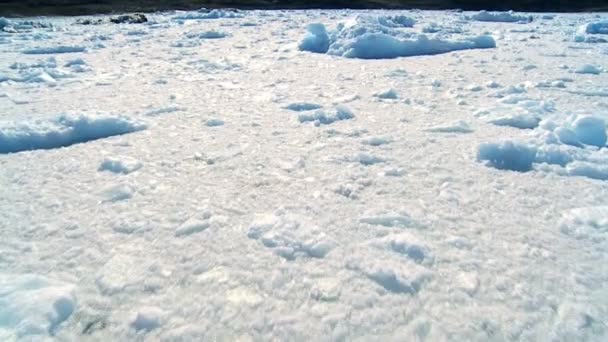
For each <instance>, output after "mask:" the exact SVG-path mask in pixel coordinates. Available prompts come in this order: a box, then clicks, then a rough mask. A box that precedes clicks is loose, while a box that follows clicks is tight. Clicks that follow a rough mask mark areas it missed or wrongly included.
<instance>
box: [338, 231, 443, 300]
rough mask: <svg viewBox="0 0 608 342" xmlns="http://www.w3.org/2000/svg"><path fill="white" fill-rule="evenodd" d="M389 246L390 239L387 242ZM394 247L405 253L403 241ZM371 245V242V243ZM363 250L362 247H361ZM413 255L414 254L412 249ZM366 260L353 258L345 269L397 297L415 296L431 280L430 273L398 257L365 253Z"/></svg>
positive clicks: (378, 253)
mask: <svg viewBox="0 0 608 342" xmlns="http://www.w3.org/2000/svg"><path fill="white" fill-rule="evenodd" d="M386 242H388V243H389V244H390V238H389V239H387V241H386ZM401 242H404V243H403V244H401V246H399V242H398V243H397V245H396V247H397V249H398V250H399V249H400V247H403V248H404V249H403V250H401V251H400V252H398V254H401V252H405V253H406V255H407V246H406V243H405V241H401ZM372 243H373V242H372ZM362 248H363V247H362ZM414 249H415V247H414ZM412 252H413V253H414V255H415V254H416V252H414V250H413V249H412ZM365 254H366V256H367V257H366V258H360V257H354V258H352V259H349V260H347V261H346V268H347V269H350V270H352V271H355V272H358V273H360V274H362V275H363V276H365V277H366V278H368V279H369V280H371V281H373V282H374V283H375V284H377V285H378V286H380V288H379V289H380V290H382V291H386V292H388V293H392V294H397V295H415V294H417V293H418V292H419V291H420V290H422V287H423V286H424V284H426V283H427V282H428V281H429V280H430V279H431V278H432V272H431V271H429V270H428V269H427V268H426V267H424V266H422V265H419V264H418V263H417V262H414V261H411V260H407V259H404V258H400V257H399V255H391V254H388V253H386V252H382V251H378V250H373V249H371V250H369V251H367V253H365Z"/></svg>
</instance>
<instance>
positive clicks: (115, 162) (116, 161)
mask: <svg viewBox="0 0 608 342" xmlns="http://www.w3.org/2000/svg"><path fill="white" fill-rule="evenodd" d="M142 166H143V164H142V163H141V162H140V161H139V160H137V159H133V158H130V157H114V158H112V157H108V158H105V159H104V160H103V161H102V162H101V164H100V165H99V168H98V171H110V172H113V173H122V174H125V175H126V174H129V173H131V172H135V171H137V170H139V169H141V168H142Z"/></svg>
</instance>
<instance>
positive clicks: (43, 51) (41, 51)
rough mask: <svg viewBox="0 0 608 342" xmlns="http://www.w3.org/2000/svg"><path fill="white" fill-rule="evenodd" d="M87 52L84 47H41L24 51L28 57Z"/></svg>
mask: <svg viewBox="0 0 608 342" xmlns="http://www.w3.org/2000/svg"><path fill="white" fill-rule="evenodd" d="M84 51H86V49H85V47H84V46H64V45H60V46H52V47H40V48H31V49H25V50H23V53H24V54H26V55H48V54H56V53H74V52H84Z"/></svg>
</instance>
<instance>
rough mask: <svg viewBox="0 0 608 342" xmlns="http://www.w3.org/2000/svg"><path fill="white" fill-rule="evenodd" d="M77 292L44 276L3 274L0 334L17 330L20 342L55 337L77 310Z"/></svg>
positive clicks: (1, 282) (71, 287) (16, 333)
mask: <svg viewBox="0 0 608 342" xmlns="http://www.w3.org/2000/svg"><path fill="white" fill-rule="evenodd" d="M73 289H74V286H73V285H71V284H67V283H63V282H60V281H55V280H51V279H49V278H46V277H43V276H40V275H35V274H7V273H3V274H0V330H2V329H10V330H13V331H14V334H15V336H14V338H16V339H26V338H27V337H26V336H28V335H54V334H55V333H56V332H57V331H58V330H59V329H60V326H61V323H63V322H64V321H66V320H67V319H68V318H69V317H70V315H72V313H73V312H74V310H75V309H76V299H75V297H74V294H73ZM42 339H44V338H42V337H40V338H33V337H32V340H42ZM9 340H12V339H11V338H9Z"/></svg>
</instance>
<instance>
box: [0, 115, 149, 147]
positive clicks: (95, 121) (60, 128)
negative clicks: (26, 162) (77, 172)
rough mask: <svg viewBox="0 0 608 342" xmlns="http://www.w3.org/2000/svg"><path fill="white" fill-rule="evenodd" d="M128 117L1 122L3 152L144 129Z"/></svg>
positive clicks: (71, 142) (63, 143) (73, 142)
mask: <svg viewBox="0 0 608 342" xmlns="http://www.w3.org/2000/svg"><path fill="white" fill-rule="evenodd" d="M145 128H146V125H145V124H143V123H139V122H136V121H133V120H131V119H129V118H126V117H113V116H91V115H80V116H69V115H60V116H58V117H57V118H54V119H52V120H49V121H33V122H17V123H14V122H8V123H6V122H5V123H0V153H13V152H20V151H28V150H38V149H53V148H59V147H65V146H70V145H74V144H78V143H84V142H88V141H92V140H97V139H102V138H107V137H111V136H115V135H122V134H127V133H132V132H136V131H140V130H143V129H145Z"/></svg>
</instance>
